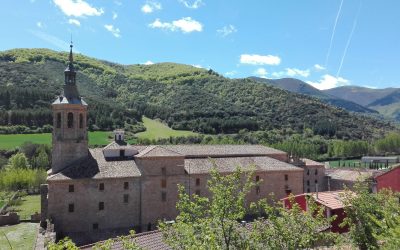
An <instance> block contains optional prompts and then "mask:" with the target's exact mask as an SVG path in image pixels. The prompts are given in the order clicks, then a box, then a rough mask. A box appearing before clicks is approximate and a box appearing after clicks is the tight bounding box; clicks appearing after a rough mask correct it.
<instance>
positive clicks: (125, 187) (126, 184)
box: [124, 181, 129, 189]
mask: <svg viewBox="0 0 400 250" xmlns="http://www.w3.org/2000/svg"><path fill="white" fill-rule="evenodd" d="M124 189H129V182H127V181H125V182H124Z"/></svg>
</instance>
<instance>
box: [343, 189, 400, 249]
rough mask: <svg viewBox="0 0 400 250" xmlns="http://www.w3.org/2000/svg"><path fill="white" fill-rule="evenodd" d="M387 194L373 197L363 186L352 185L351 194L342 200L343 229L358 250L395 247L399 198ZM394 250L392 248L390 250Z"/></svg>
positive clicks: (385, 191)
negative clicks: (353, 190) (343, 211)
mask: <svg viewBox="0 0 400 250" xmlns="http://www.w3.org/2000/svg"><path fill="white" fill-rule="evenodd" d="M397 196H398V194H397V195H395V194H394V193H393V192H391V191H388V190H383V191H380V192H379V193H377V194H374V193H371V192H369V189H368V186H367V184H366V183H362V182H359V183H356V184H355V193H352V192H350V191H347V192H346V194H345V196H344V202H345V205H346V207H345V212H346V214H347V218H346V219H345V220H344V222H343V226H349V229H350V232H349V234H350V238H351V239H352V241H353V243H354V244H355V245H356V246H358V247H359V248H360V249H379V248H381V247H382V246H383V247H388V249H391V248H390V246H392V245H393V244H394V245H397V247H398V246H399V244H398V243H400V242H399V238H394V239H393V237H396V236H399V235H400V219H399V215H400V207H399V204H398V202H399V197H397ZM392 249H396V248H392ZM397 249H398V248H397Z"/></svg>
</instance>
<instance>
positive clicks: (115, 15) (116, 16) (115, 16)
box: [112, 12, 118, 20]
mask: <svg viewBox="0 0 400 250" xmlns="http://www.w3.org/2000/svg"><path fill="white" fill-rule="evenodd" d="M117 18H118V14H117V13H116V12H113V15H112V19H113V20H115V19H117Z"/></svg>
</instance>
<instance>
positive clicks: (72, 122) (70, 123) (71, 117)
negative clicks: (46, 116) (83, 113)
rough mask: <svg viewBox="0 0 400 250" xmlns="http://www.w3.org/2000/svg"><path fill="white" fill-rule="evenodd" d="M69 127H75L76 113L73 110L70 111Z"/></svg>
mask: <svg viewBox="0 0 400 250" xmlns="http://www.w3.org/2000/svg"><path fill="white" fill-rule="evenodd" d="M67 125H68V128H73V127H74V114H72V113H71V112H70V113H68V124H67Z"/></svg>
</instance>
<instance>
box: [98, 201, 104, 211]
mask: <svg viewBox="0 0 400 250" xmlns="http://www.w3.org/2000/svg"><path fill="white" fill-rule="evenodd" d="M99 210H104V202H103V201H100V202H99Z"/></svg>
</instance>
